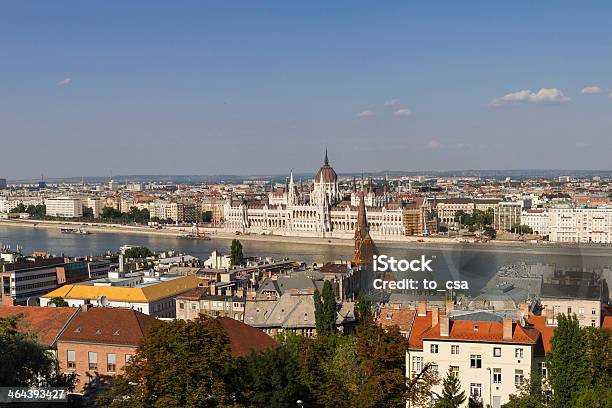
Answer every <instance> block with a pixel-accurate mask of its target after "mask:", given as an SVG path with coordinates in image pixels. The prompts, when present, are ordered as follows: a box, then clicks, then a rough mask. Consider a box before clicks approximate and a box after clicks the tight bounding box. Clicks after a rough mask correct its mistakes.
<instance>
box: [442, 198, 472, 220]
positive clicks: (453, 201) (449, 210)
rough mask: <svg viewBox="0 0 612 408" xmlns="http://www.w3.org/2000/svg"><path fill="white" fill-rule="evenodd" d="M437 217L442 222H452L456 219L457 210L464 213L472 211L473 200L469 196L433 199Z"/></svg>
mask: <svg viewBox="0 0 612 408" xmlns="http://www.w3.org/2000/svg"><path fill="white" fill-rule="evenodd" d="M435 204H436V211H437V213H438V219H439V220H440V222H441V223H443V224H452V223H454V222H456V221H457V217H456V214H457V211H463V212H465V213H466V214H472V213H473V212H474V208H475V207H474V200H472V199H471V198H446V199H438V200H436V201H435Z"/></svg>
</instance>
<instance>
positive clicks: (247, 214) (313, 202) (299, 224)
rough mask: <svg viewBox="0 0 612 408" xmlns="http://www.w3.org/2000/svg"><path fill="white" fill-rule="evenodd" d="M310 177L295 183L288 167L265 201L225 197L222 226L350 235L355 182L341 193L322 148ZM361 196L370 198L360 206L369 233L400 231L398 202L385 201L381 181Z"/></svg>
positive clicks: (353, 221) (395, 233)
mask: <svg viewBox="0 0 612 408" xmlns="http://www.w3.org/2000/svg"><path fill="white" fill-rule="evenodd" d="M313 182H314V184H313V188H312V190H311V191H308V192H306V191H304V190H303V189H298V188H297V186H296V185H295V183H294V181H293V173H291V174H290V177H289V181H288V182H287V185H286V187H285V188H284V189H279V190H277V191H272V192H270V193H269V194H268V200H267V201H266V200H264V201H258V202H244V201H242V202H239V201H232V200H228V202H227V203H226V204H225V208H224V220H225V224H224V227H225V228H226V229H228V230H231V231H240V232H255V233H264V234H266V233H267V234H277V235H291V236H325V237H339V238H348V237H351V236H352V235H353V234H354V231H355V226H356V224H357V206H356V205H354V203H355V202H357V197H358V192H357V186H356V185H355V184H353V191H352V192H347V194H346V197H343V193H342V192H341V191H340V188H339V186H338V176H337V175H336V172H335V171H334V169H333V168H332V167H331V166H330V165H329V160H328V158H327V153H326V154H325V161H324V164H323V166H322V167H321V169H320V170H319V171H318V172H317V174H316V176H315V177H314V180H313ZM362 188H363V189H365V186H362ZM349 193H350V200H348V198H349V197H348V196H349ZM345 198H346V200H345ZM364 200H365V202H366V205H367V203H368V202H369V203H370V204H374V205H372V206H367V209H366V211H367V220H368V224H369V227H370V233H371V234H372V236H373V237H374V238H383V239H384V237H397V236H402V235H403V234H404V228H403V211H402V207H401V205H399V204H394V203H390V194H388V191H387V186H386V185H385V188H384V190H383V191H382V192H381V191H380V190H379V191H376V189H374V187H373V186H372V184H370V186H369V188H368V191H366V192H365V195H364Z"/></svg>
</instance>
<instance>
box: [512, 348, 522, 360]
mask: <svg viewBox="0 0 612 408" xmlns="http://www.w3.org/2000/svg"><path fill="white" fill-rule="evenodd" d="M514 357H515V358H523V349H522V348H517V349H514Z"/></svg>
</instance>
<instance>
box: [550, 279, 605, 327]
mask: <svg viewBox="0 0 612 408" xmlns="http://www.w3.org/2000/svg"><path fill="white" fill-rule="evenodd" d="M606 302H607V293H606V292H605V291H604V285H603V281H599V282H597V283H595V284H589V285H587V284H582V285H580V284H552V283H543V284H542V289H541V292H540V303H541V304H542V315H543V316H545V317H546V324H547V325H549V326H556V325H557V316H558V315H560V314H566V315H572V314H574V315H576V318H577V319H578V322H579V323H580V326H583V327H600V326H601V321H602V316H601V310H602V306H603V305H604V304H605V303H606Z"/></svg>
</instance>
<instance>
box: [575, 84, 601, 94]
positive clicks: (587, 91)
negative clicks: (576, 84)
mask: <svg viewBox="0 0 612 408" xmlns="http://www.w3.org/2000/svg"><path fill="white" fill-rule="evenodd" d="M580 93H581V94H587V95H594V94H600V93H601V88H600V87H598V86H587V87H586V88H582V90H581V91H580Z"/></svg>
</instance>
